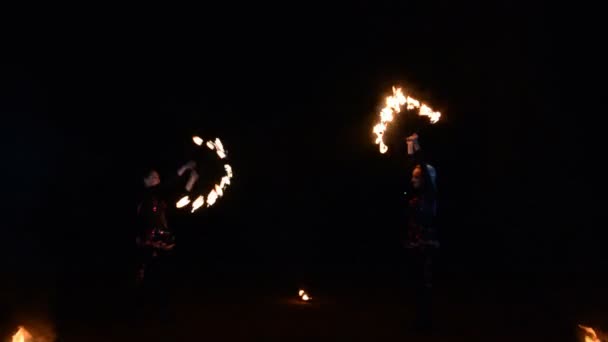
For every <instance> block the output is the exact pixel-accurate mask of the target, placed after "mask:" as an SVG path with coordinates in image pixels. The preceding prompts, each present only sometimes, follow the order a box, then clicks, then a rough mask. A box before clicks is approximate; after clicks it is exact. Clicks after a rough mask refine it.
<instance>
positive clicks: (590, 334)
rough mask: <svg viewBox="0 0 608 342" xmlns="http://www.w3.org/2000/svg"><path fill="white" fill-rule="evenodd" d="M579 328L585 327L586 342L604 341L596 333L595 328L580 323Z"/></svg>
mask: <svg viewBox="0 0 608 342" xmlns="http://www.w3.org/2000/svg"><path fill="white" fill-rule="evenodd" d="M578 327H579V328H581V329H583V330H584V331H585V333H586V335H585V342H602V341H601V340H600V339H599V338H598V337H597V334H596V333H595V330H593V329H592V328H589V327H586V326H584V325H581V324H579V325H578Z"/></svg>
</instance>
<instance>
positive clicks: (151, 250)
mask: <svg viewBox="0 0 608 342" xmlns="http://www.w3.org/2000/svg"><path fill="white" fill-rule="evenodd" d="M195 166H196V164H195V163H194V162H189V163H188V164H186V165H184V166H182V167H181V168H180V169H179V170H178V171H177V176H178V177H176V178H174V179H173V180H171V181H169V182H165V183H163V184H161V181H160V176H159V174H158V172H157V171H156V170H153V169H150V170H148V171H146V172H145V173H144V175H143V184H144V189H143V193H142V196H141V198H140V202H139V205H138V207H137V216H138V227H137V232H136V238H135V241H136V245H137V250H138V253H137V254H138V256H137V259H138V260H137V280H138V282H139V283H141V282H143V280H144V277H145V275H146V273H147V272H148V270H149V268H150V267H153V266H152V265H155V264H157V263H158V262H157V261H158V260H159V259H161V258H162V257H164V256H167V255H168V254H170V253H171V251H173V249H174V247H175V237H174V234H173V232H172V230H171V229H170V228H169V225H168V222H167V209H168V208H169V203H175V201H174V199H175V198H178V197H179V196H181V195H183V192H184V190H185V191H187V192H190V191H191V190H192V187H193V186H194V184H195V183H196V181H197V179H198V174H197V172H196V170H195V169H194V168H195ZM188 170H189V171H190V175H189V178H188V181H187V183H186V184H185V186H184V187H183V188H181V189H180V186H179V184H180V181H179V180H180V178H179V177H181V176H183V175H184V174H185V173H186V172H187V171H188ZM181 184H183V183H181Z"/></svg>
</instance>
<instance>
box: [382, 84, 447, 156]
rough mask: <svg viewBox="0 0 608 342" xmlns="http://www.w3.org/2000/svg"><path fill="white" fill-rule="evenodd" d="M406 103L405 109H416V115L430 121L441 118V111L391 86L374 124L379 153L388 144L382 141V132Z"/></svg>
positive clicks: (383, 150)
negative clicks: (390, 93) (390, 92)
mask: <svg viewBox="0 0 608 342" xmlns="http://www.w3.org/2000/svg"><path fill="white" fill-rule="evenodd" d="M403 105H407V106H406V109H407V110H413V109H418V115H420V116H427V117H429V119H430V120H431V123H436V122H437V121H439V118H441V113H439V112H436V111H434V110H432V109H431V108H430V107H429V106H427V105H426V104H424V103H421V102H420V101H418V100H416V99H414V98H412V97H410V96H407V95H406V94H404V93H403V91H402V90H401V88H395V87H393V95H392V96H388V97H387V98H386V106H384V108H382V110H381V111H380V122H379V123H378V124H376V125H375V126H374V130H373V131H374V134H376V145H379V146H380V153H383V154H384V153H386V152H387V151H388V146H387V145H386V144H385V143H384V139H383V137H384V133H385V132H386V129H387V128H388V125H389V123H391V122H392V121H393V120H394V119H395V116H396V115H397V114H399V113H401V110H402V106H403Z"/></svg>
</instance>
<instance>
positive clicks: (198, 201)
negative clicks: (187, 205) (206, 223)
mask: <svg viewBox="0 0 608 342" xmlns="http://www.w3.org/2000/svg"><path fill="white" fill-rule="evenodd" d="M203 204H205V198H204V197H203V196H198V198H197V199H196V200H195V201H194V203H192V212H195V211H197V210H198V208H200V207H202V206H203Z"/></svg>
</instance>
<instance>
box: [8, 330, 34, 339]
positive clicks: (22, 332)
mask: <svg viewBox="0 0 608 342" xmlns="http://www.w3.org/2000/svg"><path fill="white" fill-rule="evenodd" d="M31 338H32V335H31V334H30V333H29V332H28V331H27V330H25V328H24V327H19V330H18V331H17V333H15V335H13V340H12V342H28V341H29V340H30V339H31Z"/></svg>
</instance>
